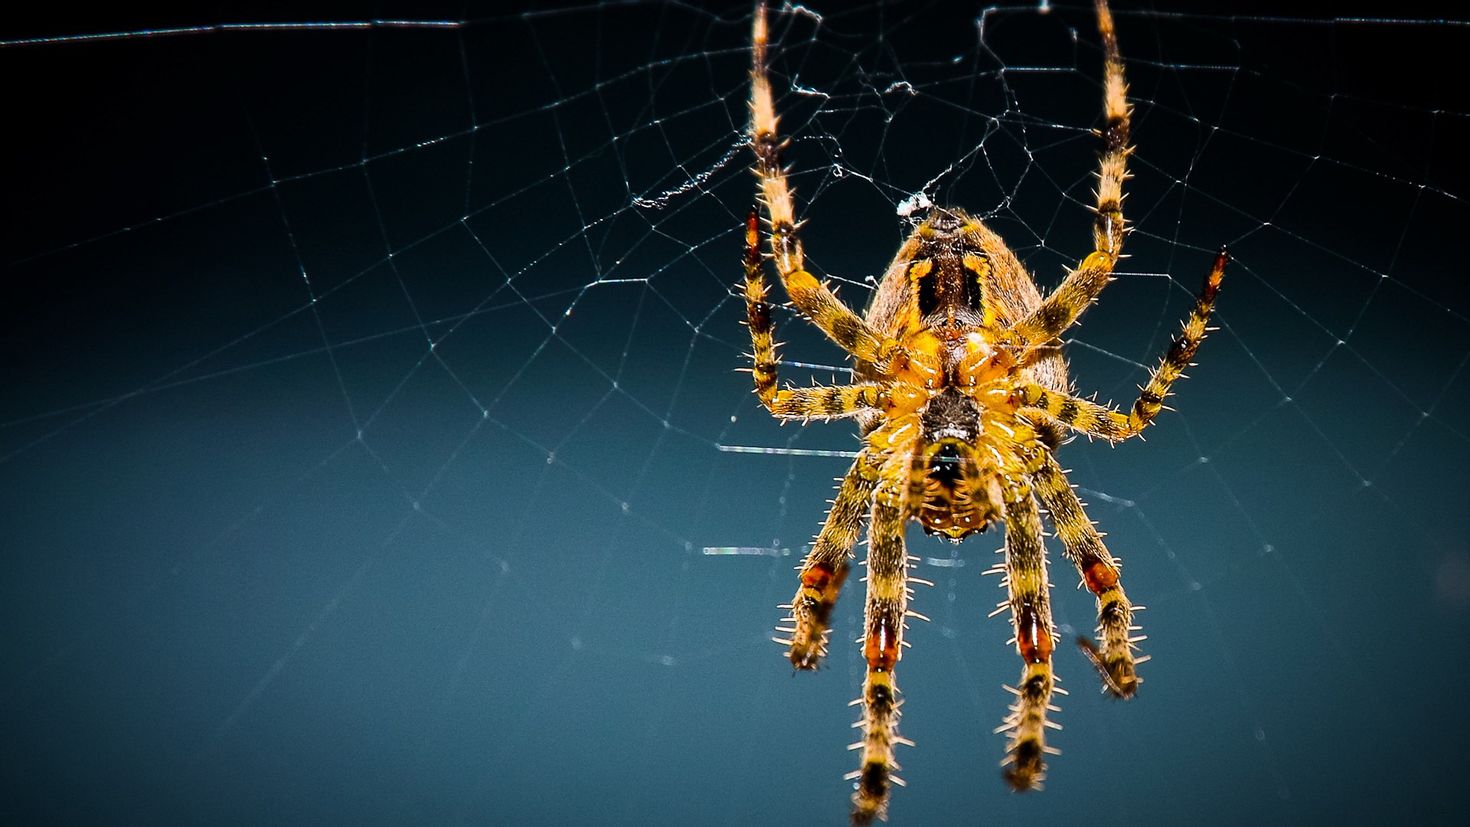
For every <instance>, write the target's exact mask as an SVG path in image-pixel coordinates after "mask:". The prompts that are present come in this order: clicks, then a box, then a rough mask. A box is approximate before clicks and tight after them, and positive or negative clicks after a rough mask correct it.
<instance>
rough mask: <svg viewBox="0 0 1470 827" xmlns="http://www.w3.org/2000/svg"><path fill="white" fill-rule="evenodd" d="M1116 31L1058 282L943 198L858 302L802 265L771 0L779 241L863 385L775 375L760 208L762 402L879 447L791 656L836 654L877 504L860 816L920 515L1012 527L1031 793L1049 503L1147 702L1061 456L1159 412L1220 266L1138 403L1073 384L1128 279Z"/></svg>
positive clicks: (891, 709)
mask: <svg viewBox="0 0 1470 827" xmlns="http://www.w3.org/2000/svg"><path fill="white" fill-rule="evenodd" d="M1096 2H1097V20H1098V31H1099V33H1100V34H1101V39H1102V46H1103V70H1104V79H1103V109H1104V117H1105V123H1104V126H1103V128H1102V130H1101V131H1100V136H1101V138H1102V143H1103V151H1102V155H1101V158H1100V169H1099V173H1098V179H1099V180H1098V188H1097V205H1096V208H1095V215H1094V219H1093V247H1094V249H1093V250H1092V252H1091V253H1090V254H1088V255H1087V256H1086V257H1085V258H1083V259H1082V261H1081V262H1080V263H1079V264H1078V265H1077V267H1076V268H1074V269H1072V270H1070V271H1069V272H1068V274H1067V277H1066V279H1064V280H1063V282H1062V283H1061V285H1059V286H1058V287H1057V288H1056V289H1055V290H1053V291H1052V292H1051V293H1050V294H1049V295H1047V296H1046V297H1045V298H1043V297H1042V295H1041V293H1040V291H1039V290H1038V289H1037V287H1036V284H1035V282H1034V281H1033V280H1032V278H1031V276H1030V274H1029V273H1027V271H1026V269H1025V267H1024V266H1022V264H1021V262H1020V261H1019V260H1018V259H1017V258H1016V256H1015V254H1014V253H1012V252H1011V250H1010V249H1009V248H1008V247H1007V246H1006V244H1005V242H1004V241H1002V240H1001V238H1000V236H998V235H996V234H995V233H994V232H993V231H992V230H991V229H990V228H989V227H987V226H986V225H985V223H984V222H982V221H980V220H978V219H975V218H973V217H971V216H970V215H968V214H966V213H965V212H964V211H962V210H958V209H933V210H931V211H930V212H929V214H928V215H927V216H926V217H925V218H924V219H923V220H922V221H921V222H920V223H919V224H918V225H917V227H915V229H914V230H913V232H912V233H911V234H910V235H909V237H908V239H907V240H906V241H905V242H904V243H903V246H902V247H900V248H899V251H898V254H897V255H896V256H895V257H894V260H893V262H892V263H891V264H890V265H889V267H888V270H887V271H886V272H885V274H884V276H883V278H882V280H881V281H880V282H879V285H878V290H877V292H876V294H875V295H874V297H873V301H872V304H871V305H870V306H869V308H868V311H867V313H866V314H865V315H864V316H862V317H859V316H858V315H857V314H855V313H853V312H852V311H851V310H849V309H848V308H847V306H846V305H844V304H842V302H840V301H838V299H837V297H836V296H835V295H833V293H832V291H831V290H830V289H828V287H827V286H826V285H825V284H824V283H822V282H820V281H818V280H817V279H816V278H815V277H813V276H812V275H811V274H810V273H808V272H807V271H806V269H805V265H804V256H803V252H802V245H801V241H800V239H799V238H798V236H797V224H796V221H795V218H794V215H793V205H792V197H791V189H790V187H789V185H788V184H787V181H786V172H785V170H784V169H783V168H782V166H781V159H780V153H781V148H782V142H781V140H780V139H779V138H778V137H777V131H776V113H775V106H774V103H773V100H772V95H771V85H770V81H769V79H768V77H767V73H766V38H767V20H766V10H765V6H764V4H759V5H757V7H756V12H755V22H754V27H753V33H752V48H751V52H752V67H751V101H750V109H751V120H750V142H751V147H752V149H753V150H754V152H755V172H756V175H757V177H758V178H759V179H760V194H761V201H762V203H763V204H764V207H765V212H766V218H767V220H768V222H769V225H770V226H769V237H770V258H771V260H772V262H773V264H774V266H775V268H776V271H777V272H778V273H779V275H780V277H781V282H782V284H783V285H784V286H785V288H786V292H787V294H788V295H789V296H790V297H791V302H792V304H793V305H794V306H795V307H796V309H797V311H799V312H800V313H801V314H802V315H803V316H804V317H805V318H806V319H807V320H809V321H810V322H811V323H812V324H814V325H816V326H817V327H818V328H820V329H821V330H822V332H823V333H825V334H826V335H827V336H828V337H829V338H830V339H832V341H833V342H835V343H836V344H837V345H838V346H840V347H841V348H842V349H843V350H845V351H846V352H847V353H848V354H849V355H850V356H851V357H852V358H853V360H854V361H855V365H854V377H855V380H856V381H855V382H854V383H853V384H850V385H841V386H828V387H813V388H780V387H778V379H777V360H776V347H775V344H774V342H773V341H772V323H771V308H770V304H769V303H768V301H767V299H766V284H765V279H764V277H763V276H762V272H761V271H762V267H763V266H764V257H763V256H762V254H761V251H760V240H761V239H760V220H759V215H758V214H757V213H756V212H755V211H752V212H751V214H750V216H749V218H748V219H747V221H746V226H745V283H744V291H745V300H746V311H747V324H748V325H749V326H750V336H751V345H752V359H753V366H752V374H753V376H754V379H755V390H756V394H757V395H758V396H759V398H760V400H761V403H762V404H764V405H765V406H766V407H767V408H768V409H769V410H770V411H771V412H772V413H773V414H774V415H776V416H778V417H784V418H793V419H810V418H825V419H830V418H834V417H854V418H856V419H857V420H858V421H859V423H860V425H861V428H862V432H863V448H862V450H861V451H859V453H858V456H857V458H856V459H855V460H854V461H853V464H852V467H851V468H850V469H849V470H848V472H847V475H846V476H845V477H844V478H843V480H842V484H841V486H840V487H839V489H838V491H837V497H836V499H835V500H834V501H833V504H832V508H831V510H830V511H829V512H828V513H827V519H826V522H825V523H824V524H823V526H822V530H821V533H819V534H818V535H817V538H816V542H815V543H814V544H813V546H812V549H811V552H810V553H809V554H808V555H807V557H806V560H805V562H803V564H802V566H801V584H800V586H799V588H798V589H797V592H796V597H795V599H794V600H793V601H792V604H791V607H790V608H791V616H790V617H789V618H787V621H788V622H789V623H790V624H791V625H790V626H789V627H785V628H783V629H782V631H783V632H785V633H786V634H787V635H788V637H785V638H780V639H779V641H780V642H781V643H782V644H783V645H785V646H786V647H787V655H788V657H789V658H790V659H791V663H792V664H793V665H794V666H795V667H796V668H798V669H815V668H816V667H817V666H818V664H819V663H820V661H821V658H822V656H823V655H825V654H826V647H827V635H828V621H829V619H830V617H831V614H832V609H833V606H834V605H835V604H836V602H837V598H838V594H839V593H840V591H841V589H842V585H843V583H844V582H845V580H846V578H847V574H848V568H849V565H850V561H849V556H850V554H851V551H852V548H853V546H854V545H855V544H856V542H857V538H858V533H859V531H860V529H861V528H862V524H863V521H864V518H865V517H866V519H867V520H868V554H867V560H866V565H867V577H866V580H867V605H866V611H865V619H864V636H863V657H864V658H865V659H866V660H867V665H868V668H867V679H866V680H865V681H864V683H863V695H862V698H861V699H860V701H861V703H862V707H863V718H862V720H861V721H860V723H861V725H862V730H863V738H862V741H860V742H859V746H861V748H862V763H861V765H860V767H859V769H858V770H857V771H855V772H854V773H852V775H851V776H850V778H851V780H853V781H855V782H856V783H855V785H854V786H855V788H856V792H855V793H854V795H853V814H852V815H853V821H854V822H858V823H866V822H868V821H871V820H872V819H874V818H882V817H883V816H884V815H885V813H886V811H887V805H888V792H889V787H890V784H891V783H894V782H897V781H898V779H897V778H895V777H894V776H893V775H892V770H893V769H894V768H895V766H896V765H895V764H894V761H893V748H894V746H895V745H896V744H900V743H906V742H905V741H904V740H903V739H902V738H900V737H899V735H898V731H897V726H898V705H899V702H898V687H897V684H896V682H895V678H894V670H895V669H896V667H897V665H898V661H899V656H900V653H901V652H902V644H903V632H904V630H905V628H906V622H905V621H906V618H907V617H910V616H916V615H915V614H914V613H913V612H910V611H909V610H908V599H909V596H910V591H909V588H908V580H909V578H908V568H909V560H910V558H909V557H908V555H907V552H906V551H905V547H904V540H903V533H904V527H905V525H906V524H907V523H908V521H909V520H915V521H917V522H919V523H920V524H921V525H922V526H923V527H924V529H925V530H926V531H928V532H930V533H932V534H939V535H942V536H943V537H946V538H948V539H950V540H952V541H955V542H958V541H960V540H962V539H963V538H965V537H966V536H968V535H970V534H972V533H975V532H978V531H982V530H984V529H985V528H986V527H988V526H989V525H991V524H992V523H1002V524H1004V527H1005V562H1004V564H1003V566H1001V567H1000V570H1001V571H1003V572H1004V574H1005V578H1004V585H1005V588H1006V592H1007V599H1006V601H1004V602H1003V603H1002V604H1001V610H1002V611H1004V610H1009V611H1010V614H1011V623H1012V628H1013V630H1014V634H1015V637H1014V643H1015V644H1016V650H1017V653H1018V654H1019V655H1020V656H1021V660H1022V664H1023V671H1022V674H1021V681H1020V684H1019V685H1018V687H1017V688H1016V689H1015V690H1013V691H1014V692H1015V694H1016V701H1015V703H1014V704H1013V705H1012V707H1011V714H1010V716H1009V717H1008V718H1007V719H1006V722H1005V724H1004V725H1003V726H1002V730H1003V731H1006V732H1008V733H1009V742H1008V744H1007V757H1006V761H1005V762H1004V763H1005V764H1006V771H1005V777H1006V780H1007V781H1008V782H1009V783H1010V784H1011V786H1012V787H1013V788H1015V789H1017V790H1027V789H1031V788H1034V787H1037V786H1039V785H1040V782H1041V780H1042V778H1043V777H1044V770H1045V767H1044V764H1043V761H1042V758H1043V755H1045V754H1046V753H1048V752H1050V751H1051V750H1050V748H1049V747H1047V746H1046V743H1045V739H1044V731H1045V727H1046V726H1047V720H1046V714H1047V711H1048V710H1050V709H1053V707H1052V706H1051V705H1050V704H1051V697H1052V692H1053V689H1054V680H1055V679H1054V676H1053V673H1052V665H1051V659H1052V654H1053V651H1054V648H1055V635H1056V629H1055V627H1054V626H1053V624H1052V619H1051V607H1050V602H1049V601H1050V595H1049V588H1048V583H1047V575H1046V557H1045V552H1044V549H1043V548H1042V542H1041V537H1042V527H1041V513H1042V510H1043V509H1044V510H1045V511H1046V513H1047V515H1048V516H1049V517H1050V521H1051V523H1052V525H1053V527H1054V528H1055V530H1056V535H1057V537H1058V538H1059V539H1060V540H1061V543H1062V547H1063V552H1064V554H1065V556H1066V558H1067V560H1068V561H1070V562H1071V563H1072V564H1073V566H1074V567H1075V568H1076V570H1077V573H1078V575H1079V576H1080V577H1081V580H1082V583H1083V585H1085V586H1086V587H1087V589H1088V590H1089V591H1090V592H1091V593H1092V594H1093V595H1094V596H1095V597H1096V600H1097V607H1098V637H1097V641H1096V642H1095V643H1094V642H1093V641H1090V640H1087V639H1082V640H1079V644H1080V645H1081V646H1082V648H1083V651H1084V652H1085V653H1086V654H1087V656H1088V657H1089V658H1090V659H1091V660H1092V662H1093V664H1094V665H1095V666H1096V667H1097V669H1098V671H1099V672H1100V674H1101V676H1102V679H1103V686H1104V688H1105V689H1106V690H1107V691H1109V692H1111V693H1112V694H1113V695H1115V696H1117V697H1120V698H1127V697H1131V696H1132V695H1133V693H1134V692H1135V691H1136V690H1137V687H1138V683H1139V679H1138V677H1137V674H1136V672H1135V666H1136V665H1137V664H1138V663H1140V662H1142V660H1143V658H1137V657H1135V655H1134V649H1135V646H1136V643H1137V641H1139V640H1141V638H1138V637H1133V636H1132V632H1133V631H1134V630H1135V629H1137V627H1136V626H1133V625H1132V624H1133V612H1134V610H1135V608H1136V607H1134V606H1133V605H1132V604H1131V603H1129V601H1128V598H1127V596H1126V595H1125V594H1124V593H1123V587H1122V584H1121V581H1120V579H1119V573H1118V561H1117V560H1116V559H1114V558H1113V556H1112V555H1111V554H1109V553H1108V550H1107V548H1106V547H1105V546H1104V545H1103V542H1102V537H1101V535H1099V534H1098V532H1097V530H1096V529H1095V528H1094V527H1093V525H1092V522H1091V521H1090V520H1088V518H1087V515H1086V514H1085V513H1084V512H1083V510H1082V503H1081V502H1079V501H1078V499H1077V495H1076V494H1075V493H1074V492H1073V491H1072V487H1071V486H1070V485H1069V484H1068V483H1067V479H1066V476H1065V475H1064V474H1063V472H1062V468H1061V466H1060V465H1058V464H1057V460H1056V457H1055V455H1054V452H1055V451H1056V449H1057V448H1058V447H1059V446H1060V445H1061V443H1062V441H1063V438H1064V437H1065V436H1066V435H1067V434H1068V433H1070V432H1077V433H1082V434H1086V435H1089V436H1094V437H1101V438H1103V439H1108V440H1122V439H1126V438H1128V437H1131V436H1135V435H1137V434H1139V433H1141V432H1142V431H1143V429H1144V428H1145V427H1146V426H1147V425H1148V424H1149V423H1150V422H1151V421H1152V420H1153V418H1154V417H1155V416H1156V415H1157V414H1158V413H1159V411H1160V410H1161V409H1162V407H1163V400H1164V398H1165V397H1166V396H1168V394H1169V386H1170V385H1171V384H1172V383H1173V382H1174V380H1176V379H1178V378H1179V377H1180V376H1181V375H1182V372H1183V370H1184V368H1185V367H1187V366H1188V365H1189V364H1190V360H1191V359H1192V358H1193V357H1194V354H1195V350H1196V349H1197V348H1198V347H1199V344H1200V341H1201V340H1203V339H1204V337H1205V333H1206V331H1207V328H1206V324H1207V323H1208V320H1209V316H1210V312H1211V310H1212V308H1213V306H1214V301H1215V294H1216V291H1217V290H1218V289H1219V286H1220V280H1221V277H1222V276H1223V274H1224V270H1225V263H1226V256H1225V253H1224V251H1221V252H1220V254H1219V255H1218V256H1216V257H1215V260H1214V266H1213V267H1212V268H1211V270H1210V273H1209V276H1208V277H1207V278H1206V280H1205V286H1204V288H1203V289H1202V290H1201V292H1200V295H1199V298H1198V300H1197V301H1196V302H1195V306H1194V309H1193V311H1192V312H1191V313H1190V315H1189V318H1188V319H1187V320H1186V321H1185V323H1184V328H1183V330H1182V331H1181V332H1180V333H1179V335H1178V336H1177V337H1176V338H1175V339H1174V342H1173V344H1172V346H1171V347H1170V348H1169V351H1168V352H1167V353H1166V354H1165V355H1164V357H1163V359H1162V360H1160V362H1159V365H1158V367H1157V368H1155V370H1154V372H1153V374H1152V375H1151V376H1150V377H1149V381H1148V384H1147V385H1146V386H1145V387H1144V388H1143V391H1142V393H1141V394H1140V395H1139V398H1138V400H1137V401H1136V402H1134V404H1133V407H1132V410H1131V411H1129V412H1128V413H1126V414H1125V413H1122V412H1120V411H1116V410H1113V409H1111V408H1108V407H1105V406H1103V405H1099V404H1097V403H1095V402H1092V401H1089V400H1086V399H1081V398H1078V397H1076V396H1074V395H1072V393H1071V383H1070V382H1069V381H1068V379H1067V365H1066V362H1065V361H1064V359H1063V357H1062V354H1061V350H1060V344H1059V341H1058V340H1059V337H1060V336H1061V334H1062V333H1063V332H1065V331H1066V330H1067V329H1068V328H1070V327H1071V326H1072V325H1073V324H1074V323H1075V322H1076V321H1077V319H1078V317H1079V316H1080V315H1081V313H1082V311H1083V310H1085V309H1086V308H1087V307H1088V305H1090V304H1091V303H1092V301H1093V300H1094V299H1095V298H1096V297H1097V295H1098V294H1099V293H1100V292H1101V291H1102V289H1103V287H1104V286H1106V285H1107V283H1108V281H1109V280H1111V278H1112V273H1113V268H1114V266H1115V265H1116V264H1117V262H1118V259H1119V257H1120V255H1121V250H1122V246H1123V239H1124V236H1125V234H1126V231H1125V224H1124V220H1123V211H1122V196H1123V192H1122V189H1123V181H1124V180H1125V179H1126V178H1127V159H1128V156H1129V154H1130V152H1131V148H1130V147H1129V146H1128V127H1129V111H1128V105H1127V102H1126V86H1125V84H1124V82H1123V63H1122V59H1121V58H1120V57H1119V54H1118V43H1117V38H1116V37H1115V35H1114V33H1113V20H1112V16H1111V14H1110V13H1109V11H1108V7H1107V2H1106V0H1096Z"/></svg>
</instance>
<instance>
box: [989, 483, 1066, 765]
mask: <svg viewBox="0 0 1470 827" xmlns="http://www.w3.org/2000/svg"><path fill="white" fill-rule="evenodd" d="M1005 509H1006V539H1005V571H1006V590H1007V596H1008V598H1009V600H1008V602H1009V605H1010V610H1011V624H1012V626H1013V628H1014V630H1015V643H1016V652H1017V653H1018V654H1019V655H1020V656H1021V663H1022V671H1021V683H1020V686H1019V687H1018V688H1017V689H1016V690H1014V691H1015V694H1016V701H1015V703H1013V704H1012V705H1011V714H1010V715H1008V716H1007V717H1006V719H1005V723H1004V724H1003V725H1002V726H1001V731H1009V733H1010V741H1009V742H1008V743H1007V744H1006V760H1005V762H1004V764H1005V765H1006V769H1005V779H1006V782H1007V783H1008V784H1010V785H1011V787H1012V788H1013V789H1015V790H1017V791H1022V792H1024V791H1026V790H1031V789H1036V788H1038V787H1039V786H1040V785H1041V781H1042V780H1043V779H1045V777H1046V764H1045V762H1044V759H1043V756H1044V755H1045V754H1046V753H1047V752H1050V751H1051V750H1049V749H1048V747H1047V746H1046V728H1047V727H1048V726H1051V727H1055V726H1056V725H1055V724H1049V723H1048V722H1047V720H1046V713H1047V711H1048V710H1049V709H1054V707H1052V706H1051V694H1052V689H1053V686H1054V681H1055V678H1054V677H1053V675H1052V665H1051V656H1052V650H1053V649H1054V648H1055V643H1054V641H1053V639H1052V629H1053V626H1052V619H1051V602H1050V600H1049V599H1048V597H1047V595H1048V592H1049V587H1050V584H1049V583H1048V582H1047V578H1046V550H1045V548H1044V547H1043V546H1042V543H1041V515H1040V513H1039V512H1038V511H1037V508H1036V500H1034V499H1033V498H1032V496H1031V493H1030V492H1029V491H1021V492H1015V493H1013V495H1012V496H1010V497H1008V498H1007V502H1006V506H1005Z"/></svg>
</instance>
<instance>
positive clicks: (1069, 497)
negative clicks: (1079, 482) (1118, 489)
mask: <svg viewBox="0 0 1470 827" xmlns="http://www.w3.org/2000/svg"><path fill="white" fill-rule="evenodd" d="M1031 479H1032V481H1033V482H1034V483H1035V485H1036V496H1037V497H1038V498H1040V500H1041V504H1042V505H1043V506H1045V507H1046V510H1047V513H1049V514H1051V520H1052V523H1053V524H1054V525H1055V526H1056V529H1057V536H1058V537H1060V538H1061V541H1062V546H1063V548H1064V549H1065V554H1066V556H1067V559H1068V560H1071V561H1072V565H1074V566H1076V567H1077V572H1078V574H1080V575H1081V576H1082V582H1084V583H1086V584H1087V589H1088V591H1091V592H1092V593H1093V594H1094V595H1095V596H1096V597H1097V624H1098V626H1097V632H1098V641H1099V643H1101V646H1097V645H1094V644H1093V643H1092V641H1090V640H1087V639H1086V638H1081V639H1079V640H1078V644H1079V645H1080V646H1082V648H1083V650H1084V651H1085V652H1086V653H1087V655H1088V657H1090V658H1091V659H1092V662H1093V665H1094V666H1096V667H1097V669H1098V671H1099V672H1100V673H1101V674H1102V679H1103V685H1104V687H1105V688H1106V689H1107V691H1109V692H1111V693H1112V694H1113V695H1114V696H1116V697H1119V698H1131V697H1133V694H1134V693H1135V692H1137V691H1138V684H1139V683H1140V680H1139V678H1138V674H1137V671H1136V669H1135V666H1136V663H1137V662H1136V661H1135V660H1134V657H1133V650H1134V648H1135V645H1136V644H1137V642H1138V641H1140V640H1143V638H1142V637H1136V638H1135V637H1129V635H1130V634H1131V633H1132V632H1134V631H1136V630H1137V627H1136V626H1134V625H1133V606H1132V604H1130V603H1129V602H1128V596H1127V595H1126V594H1124V593H1123V585H1122V582H1121V580H1120V578H1119V575H1118V561H1117V560H1116V559H1114V558H1113V556H1112V555H1111V554H1110V553H1109V552H1108V549H1107V547H1106V546H1104V545H1103V541H1102V536H1101V535H1099V534H1098V533H1097V529H1096V528H1094V527H1093V525H1092V521H1091V520H1089V519H1088V518H1087V513H1086V512H1085V511H1083V510H1082V501H1081V500H1079V499H1077V493H1076V492H1075V491H1073V490H1072V486H1071V484H1070V483H1068V482H1067V477H1066V475H1065V473H1064V472H1063V471H1062V467H1061V466H1060V465H1058V464H1057V461H1056V458H1055V457H1053V456H1052V455H1051V453H1050V452H1047V453H1046V454H1045V456H1044V457H1043V462H1042V465H1041V467H1040V468H1038V469H1037V470H1036V471H1035V472H1034V473H1033V474H1032V476H1031Z"/></svg>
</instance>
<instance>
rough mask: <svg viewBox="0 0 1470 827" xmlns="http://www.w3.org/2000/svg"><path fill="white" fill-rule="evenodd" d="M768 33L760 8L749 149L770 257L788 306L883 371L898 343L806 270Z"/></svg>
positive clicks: (753, 56)
mask: <svg viewBox="0 0 1470 827" xmlns="http://www.w3.org/2000/svg"><path fill="white" fill-rule="evenodd" d="M766 33H767V26H766V6H765V3H758V4H757V5H756V9H755V23H754V26H753V28H752V32H751V66H750V145H751V148H752V149H753V150H754V151H755V159H756V163H755V169H756V176H757V177H758V178H759V179H760V192H761V202H762V203H763V204H764V205H765V208H766V217H767V218H768V219H769V221H770V223H771V256H772V258H773V259H774V261H775V265H776V271H777V273H779V274H780V276H781V283H782V284H783V285H784V286H785V287H786V293H787V295H789V296H790V297H791V302H792V304H794V305H796V308H797V310H800V311H801V313H802V315H804V316H806V317H807V319H809V320H810V321H811V323H812V324H814V325H816V326H817V327H818V328H819V329H821V331H822V332H823V333H825V334H826V335H827V337H828V338H829V339H831V340H832V341H833V342H836V343H837V346H838V347H840V348H842V349H843V350H845V351H847V352H848V353H850V354H852V355H853V356H854V357H856V358H857V359H858V360H860V361H863V362H868V363H870V364H872V365H874V366H876V367H878V369H879V371H880V372H886V370H887V368H888V365H889V363H890V361H891V360H892V359H893V357H894V356H895V355H896V354H897V352H898V343H897V342H895V341H894V340H893V339H892V338H888V337H885V336H882V335H880V334H879V333H878V332H876V331H874V330H873V328H872V327H871V326H869V325H868V323H867V322H865V321H863V320H862V318H861V317H859V316H858V315H857V314H856V313H854V312H853V311H852V310H851V309H849V308H848V307H847V305H845V304H843V303H842V302H841V300H839V299H838V298H837V296H836V295H834V294H833V293H832V290H831V288H829V287H828V286H827V285H826V284H825V283H823V282H820V281H818V280H817V279H816V277H815V276H813V275H812V274H811V273H808V272H807V271H806V270H805V269H804V268H805V259H804V256H803V253H802V245H801V239H800V237H799V236H798V235H797V227H796V220H795V214H794V208H793V206H792V203H793V202H792V192H791V187H790V185H789V184H788V183H787V180H786V169H785V168H784V167H782V166H781V149H782V146H783V142H782V141H781V139H780V138H779V137H778V135H777V131H776V129H777V120H778V119H777V117H776V107H775V103H774V102H773V101H772V98H771V82H770V79H769V77H768V76H767V74H766ZM747 272H748V271H747Z"/></svg>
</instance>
